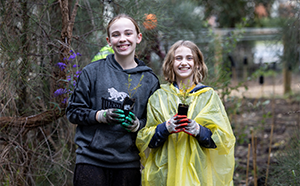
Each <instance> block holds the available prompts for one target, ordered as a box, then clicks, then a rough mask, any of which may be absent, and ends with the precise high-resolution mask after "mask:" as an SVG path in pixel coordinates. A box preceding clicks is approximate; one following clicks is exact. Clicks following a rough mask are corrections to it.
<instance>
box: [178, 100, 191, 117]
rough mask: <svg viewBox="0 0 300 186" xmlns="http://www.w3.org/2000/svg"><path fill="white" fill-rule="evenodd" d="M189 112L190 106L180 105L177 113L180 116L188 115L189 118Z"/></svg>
mask: <svg viewBox="0 0 300 186" xmlns="http://www.w3.org/2000/svg"><path fill="white" fill-rule="evenodd" d="M188 110H189V106H188V105H185V104H182V103H179V105H178V112H177V113H178V115H186V116H187V113H188Z"/></svg>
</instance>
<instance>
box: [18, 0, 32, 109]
mask: <svg viewBox="0 0 300 186" xmlns="http://www.w3.org/2000/svg"><path fill="white" fill-rule="evenodd" d="M21 7H22V23H23V24H22V34H21V38H20V39H21V50H20V52H21V53H22V55H21V56H22V59H21V62H20V68H19V71H20V74H19V79H18V86H17V95H18V97H19V99H18V101H17V108H18V112H19V115H23V114H25V110H26V105H27V92H26V87H27V78H28V68H29V64H28V57H27V54H28V38H27V34H28V33H27V32H28V24H29V17H28V16H27V11H28V10H27V2H26V1H24V2H21Z"/></svg>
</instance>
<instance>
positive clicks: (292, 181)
mask: <svg viewBox="0 0 300 186" xmlns="http://www.w3.org/2000/svg"><path fill="white" fill-rule="evenodd" d="M299 149H300V139H299V134H295V135H294V136H292V138H291V139H290V142H289V143H287V146H286V147H285V149H284V150H282V151H280V152H279V153H278V154H276V155H275V158H276V162H277V163H274V164H272V165H271V166H270V168H271V169H270V179H268V180H269V181H268V183H269V185H274V186H276V185H300V179H299V175H300V151H299Z"/></svg>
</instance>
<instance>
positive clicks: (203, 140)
mask: <svg viewBox="0 0 300 186" xmlns="http://www.w3.org/2000/svg"><path fill="white" fill-rule="evenodd" d="M211 135H212V132H211V131H210V130H209V129H208V128H206V127H203V126H201V125H200V130H199V134H198V135H197V136H196V139H197V140H198V142H199V144H200V145H201V146H203V147H205V148H216V147H217V146H216V144H215V142H214V141H213V140H212V138H211Z"/></svg>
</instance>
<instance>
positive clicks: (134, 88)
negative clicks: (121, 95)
mask: <svg viewBox="0 0 300 186" xmlns="http://www.w3.org/2000/svg"><path fill="white" fill-rule="evenodd" d="M130 76H131V75H130V74H129V75H128V83H126V85H127V86H128V94H129V97H130V98H132V97H133V95H134V94H135V93H136V91H137V89H138V88H139V87H140V86H142V84H141V81H142V80H143V78H144V75H142V76H141V78H140V81H139V83H138V84H137V85H136V86H135V87H133V88H132V89H130V87H131V82H132V79H131V78H130Z"/></svg>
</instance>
